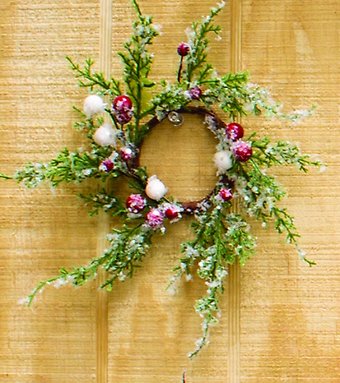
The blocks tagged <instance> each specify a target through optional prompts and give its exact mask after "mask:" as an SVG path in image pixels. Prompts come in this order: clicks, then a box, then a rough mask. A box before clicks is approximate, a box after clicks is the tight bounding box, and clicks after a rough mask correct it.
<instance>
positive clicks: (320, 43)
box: [241, 0, 340, 383]
mask: <svg viewBox="0 0 340 383" xmlns="http://www.w3.org/2000/svg"><path fill="white" fill-rule="evenodd" d="M338 11H339V2H338V1H332V0H326V1H323V2H310V1H290V0H286V1H275V0H274V1H266V0H261V1H260V0H259V1H257V0H252V1H251V0H245V1H243V31H244V33H243V40H242V58H243V60H242V61H243V67H244V68H248V69H249V70H250V71H251V74H252V79H253V82H257V83H261V84H264V85H266V86H269V87H270V88H271V89H272V92H273V94H274V96H275V97H276V98H279V99H281V101H282V102H283V103H284V104H285V107H286V109H291V108H292V107H297V108H300V107H303V106H308V105H312V104H313V103H317V104H318V109H317V112H316V114H315V116H314V117H313V118H310V119H308V120H306V121H304V122H303V123H302V124H301V125H298V126H293V127H290V128H289V127H286V126H285V124H277V123H268V122H266V121H265V120H262V119H259V120H258V119H256V120H245V121H244V124H245V127H246V128H248V127H249V129H250V128H251V129H253V128H255V129H256V130H258V131H259V132H261V133H262V134H267V133H268V134H269V133H270V135H271V136H273V137H277V138H284V139H288V140H290V141H292V142H296V143H298V144H299V145H300V146H301V148H302V149H303V150H305V151H308V152H310V153H315V154H317V155H320V156H321V157H322V158H323V159H324V161H325V162H327V163H328V170H327V172H326V173H319V172H317V171H311V173H309V174H308V175H305V176H302V175H300V174H297V172H295V171H294V169H290V168H287V169H284V170H280V171H277V172H276V173H277V174H278V175H279V177H280V180H282V182H283V183H284V184H286V185H287V186H288V194H289V199H288V200H286V201H285V203H287V204H288V207H289V210H290V211H291V212H292V213H293V215H295V217H296V223H297V226H298V227H299V230H300V232H301V234H302V238H301V244H302V247H303V248H304V249H305V250H306V251H307V253H309V256H310V257H311V258H312V259H315V261H316V262H317V266H316V267H314V268H312V269H310V268H308V267H306V266H305V265H304V264H302V263H301V262H299V261H298V259H297V257H296V255H295V252H294V249H293V248H290V247H286V246H285V245H284V244H283V242H282V241H278V240H277V237H276V236H275V235H274V234H272V232H271V231H268V232H262V233H260V231H259V232H258V234H259V237H260V246H259V249H258V256H257V257H256V258H254V259H253V260H252V261H251V262H250V263H249V264H248V265H247V266H246V267H245V268H244V269H243V273H242V281H241V284H242V302H241V305H242V306H241V307H242V311H241V313H242V317H241V326H242V337H241V372H242V377H241V381H242V382H244V383H254V382H259V383H266V382H268V383H275V382H291V383H293V382H294V383H295V382H305V383H307V382H308V383H309V382H316V381H319V382H323V383H324V382H325V383H330V382H332V383H333V382H334V383H335V382H339V381H340V375H339V370H338V368H339V344H338V340H339V339H338V338H337V326H338V324H339V295H338V293H339V282H340V280H339V260H340V259H339V253H340V210H339V208H338V206H339V202H340V201H339V198H340V189H339V187H340V176H339V174H340V172H339V170H340V169H339V160H340V158H339V151H338V145H339V143H340V131H339V110H338V102H339V40H338V17H339V14H338ZM260 234H261V235H260ZM263 234H264V236H263Z"/></svg>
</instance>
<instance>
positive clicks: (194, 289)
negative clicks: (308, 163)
mask: <svg viewBox="0 0 340 383" xmlns="http://www.w3.org/2000/svg"><path fill="white" fill-rule="evenodd" d="M213 4H214V1H211V0H202V1H196V0H182V1H179V0H167V1H166V2H163V1H162V2H160V1H146V0H141V1H140V5H141V8H142V10H143V12H144V13H146V14H153V15H154V16H155V20H156V21H157V23H159V24H161V25H162V31H163V34H162V36H161V37H160V38H159V39H158V43H157V45H155V46H154V51H155V53H156V59H155V69H154V76H155V77H157V78H161V77H163V78H168V79H171V78H174V76H175V70H176V69H175V68H176V65H177V62H178V57H177V56H176V54H175V49H176V47H177V44H178V42H180V41H182V40H184V39H185V34H184V32H183V31H184V30H185V28H186V27H187V26H188V25H189V24H190V22H191V20H193V19H195V18H199V17H200V16H201V15H205V14H207V12H208V9H209V7H210V6H212V5H213ZM339 4H340V3H339V2H338V1H337V0H324V1H319V2H316V1H308V0H297V1H296V0H295V1H293V0H283V1H281V0H239V1H237V0H231V2H230V3H229V4H228V5H227V6H226V9H225V11H224V12H223V14H222V15H221V16H220V17H219V22H220V24H221V25H222V26H223V34H222V37H223V38H222V40H221V41H213V44H212V48H211V60H212V61H213V62H214V64H215V65H216V66H217V68H218V70H219V71H221V72H222V71H227V70H229V69H230V68H234V69H240V68H242V69H248V70H249V71H250V72H251V74H252V79H253V81H254V82H257V83H260V84H262V85H265V86H268V87H270V88H271V90H272V92H273V94H274V95H275V96H276V97H278V98H280V99H281V100H282V101H283V102H284V104H285V105H286V107H287V108H288V109H289V108H293V107H298V108H300V107H303V106H308V105H311V104H313V103H317V104H318V109H317V113H316V114H315V116H314V117H312V118H311V119H309V120H307V121H305V122H304V123H303V124H301V125H299V126H293V127H287V126H284V125H282V124H278V123H273V122H268V121H265V120H263V119H245V120H244V121H243V124H244V126H245V128H246V129H248V130H253V129H255V130H257V131H259V132H262V133H266V134H267V133H268V132H269V133H270V135H271V136H273V137H277V138H279V137H280V138H285V139H289V140H291V141H294V142H298V143H299V144H300V145H301V147H302V149H304V150H306V151H308V152H311V153H315V154H317V155H320V157H322V158H323V159H324V160H325V161H326V162H327V163H328V170H327V172H326V173H322V174H320V173H318V172H317V171H312V172H311V173H309V174H308V175H306V176H302V175H300V174H297V173H296V172H294V171H293V170H292V169H284V170H280V171H277V174H278V176H279V177H280V180H282V182H284V183H285V184H286V185H287V189H288V191H289V200H287V205H288V207H289V209H290V211H291V212H292V213H293V214H294V215H295V217H296V222H297V225H298V227H299V229H300V231H301V234H302V239H301V243H302V245H303V247H304V248H305V249H306V250H307V252H308V253H309V256H310V257H311V258H313V259H315V260H316V261H317V264H318V265H317V266H316V267H314V268H312V269H310V268H308V267H306V266H305V265H304V264H302V263H301V262H300V261H299V260H298V259H297V256H296V255H295V253H294V251H293V249H292V248H290V247H286V246H285V245H284V243H283V240H282V239H279V240H278V238H277V236H276V234H275V233H273V232H271V231H261V229H260V228H259V227H258V226H257V225H256V224H254V230H255V232H256V234H257V235H258V237H259V246H258V254H257V256H256V257H254V258H253V259H252V260H251V261H250V262H249V263H248V264H247V266H245V267H244V268H243V269H242V270H241V271H240V270H239V269H238V268H235V269H233V270H231V275H230V282H229V283H228V285H227V289H226V292H225V295H224V298H223V299H222V303H221V304H222V308H223V313H224V315H223V317H222V318H221V323H220V325H219V326H218V327H216V328H215V329H214V331H213V333H212V336H211V345H210V347H208V348H206V349H205V350H204V351H203V352H202V354H201V355H200V356H199V357H198V358H197V359H195V360H194V361H192V362H190V361H188V359H187V358H186V353H187V352H188V351H190V350H191V349H192V345H193V341H194V339H195V337H197V336H199V334H200V327H199V318H197V315H196V314H195V313H194V310H193V308H192V306H193V302H194V300H195V299H196V298H197V297H199V294H200V293H202V291H203V288H202V286H200V284H199V283H197V282H193V283H188V284H184V285H183V286H182V287H183V289H182V290H181V292H180V293H179V294H178V295H177V296H175V297H170V296H169V295H168V294H167V293H166V292H165V287H166V286H167V282H168V278H169V275H170V271H171V269H172V267H173V265H174V264H175V262H176V259H177V258H178V255H179V244H180V242H181V241H182V240H184V239H185V238H187V237H188V235H190V231H189V229H188V221H185V222H181V223H179V224H177V225H174V226H173V227H171V228H170V230H169V234H168V235H167V236H165V237H163V238H159V239H157V241H155V243H154V247H153V250H152V251H151V253H150V256H149V257H147V259H146V262H145V265H144V267H143V268H142V269H141V270H140V271H139V272H138V273H137V275H136V276H135V278H134V279H133V280H131V281H127V282H126V283H125V284H123V285H118V284H117V286H116V288H115V290H114V292H112V293H111V294H109V295H107V294H104V295H103V294H101V293H98V292H97V288H96V284H95V283H94V284H92V285H89V286H87V287H85V288H81V289H79V290H72V289H68V288H65V289H60V290H57V291H56V290H54V289H52V288H50V289H48V291H45V292H44V294H43V295H42V296H41V297H39V300H38V302H37V303H36V304H35V305H34V306H33V308H32V309H27V308H23V307H21V306H19V305H18V304H17V301H18V299H19V298H21V297H23V296H24V295H25V294H26V293H27V292H29V291H30V289H31V288H32V286H33V285H34V284H35V283H36V282H37V281H39V280H40V279H42V278H46V277H49V276H52V275H54V274H55V273H56V272H57V270H58V268H59V267H61V266H71V265H77V264H81V263H82V262H85V261H86V260H87V259H89V258H91V257H92V256H93V255H94V254H95V253H96V252H97V251H98V249H100V248H101V247H102V246H103V238H104V236H105V229H106V228H107V226H108V222H106V221H104V220H103V218H102V217H100V218H99V219H98V218H89V217H88V216H87V213H86V211H85V209H84V208H83V207H82V205H81V203H80V202H78V200H77V199H76V197H75V195H76V193H77V192H79V191H80V190H82V189H81V187H75V186H65V187H63V188H61V189H58V190H57V191H53V190H51V189H50V188H49V186H46V185H45V186H43V187H40V188H39V189H36V190H33V191H27V190H25V189H24V188H23V187H21V186H18V185H16V184H15V183H14V182H10V181H7V182H5V181H1V183H0V271H1V273H0V291H1V295H0V304H1V310H0V382H1V383H39V382H41V383H69V382H84V383H86V382H96V383H107V382H123V383H137V382H138V383H156V382H157V383H159V382H162V383H163V382H164V383H170V382H171V383H175V382H180V381H181V375H182V373H183V371H184V370H185V371H186V372H187V382H188V383H203V382H204V383H210V382H211V383H212V382H214V383H231V382H233V383H240V382H242V383H255V382H258V383H275V382H289V383H295V382H299V383H302V382H305V383H307V382H308V383H309V382H323V383H335V382H339V381H340V373H339V370H338V365H339V364H340V363H339V343H338V342H339V335H338V333H337V330H338V329H339V294H338V293H339V263H340V262H339V260H340V256H339V252H340V209H339V205H340V175H339V163H340V155H339V144H340V130H339V124H338V123H339V112H338V99H339V91H338V89H339V40H338V29H339V28H338V17H339V16H338V13H339ZM108 12H109V14H108ZM111 12H112V18H111ZM132 19H133V17H132V11H131V7H130V5H129V2H128V0H116V1H113V4H112V10H111V2H110V1H109V0H102V1H101V2H100V1H97V0H63V1H61V0H57V1H53V2H52V1H48V0H30V1H24V0H1V3H0V34H1V40H0V41H1V45H0V95H1V97H0V108H1V109H0V171H3V172H6V173H12V172H13V171H14V170H15V169H16V168H17V167H19V166H22V165H23V164H24V163H26V162H28V161H31V160H33V161H44V160H48V159H49V158H51V157H52V156H53V155H55V154H56V153H57V152H58V150H59V149H61V148H63V147H64V146H69V147H71V148H75V147H77V146H78V144H79V140H80V136H79V134H78V133H77V132H74V131H72V129H71V125H72V121H74V120H75V117H76V116H75V115H74V114H73V112H72V110H71V107H72V105H74V104H78V105H79V104H80V103H81V102H82V99H83V97H84V93H83V92H82V91H81V90H79V89H77V87H76V86H75V81H74V80H73V77H72V74H71V73H70V71H69V70H68V67H67V64H66V61H65V59H64V57H65V56H66V55H70V56H72V57H73V58H74V59H75V60H82V59H83V58H85V57H89V56H91V57H93V58H94V59H95V60H96V61H97V63H98V65H99V66H100V67H101V68H102V70H104V71H108V67H111V68H112V72H113V73H114V74H115V75H119V61H118V59H117V58H116V57H115V56H114V54H113V53H114V52H115V51H116V50H118V49H120V47H121V44H122V42H123V41H124V40H125V39H126V38H127V36H128V35H129V32H130V23H131V21H132ZM111 36H112V39H111ZM111 40H112V41H111ZM111 51H112V52H113V53H112V55H111V54H110V52H111ZM111 59H112V65H108V64H109V63H110V60H111ZM190 129H191V125H190V124H187V125H186V127H185V129H184V130H183V135H184V136H185V135H190V137H191V138H192V139H191V140H190V141H189V143H188V142H187V144H185V145H184V144H183V136H179V137H171V136H170V135H169V133H168V132H167V131H166V129H165V130H164V132H165V133H164V136H162V134H160V133H159V132H158V131H157V132H156V133H155V135H153V136H152V137H150V139H149V140H148V142H147V143H146V146H145V148H144V149H143V161H144V162H145V164H147V165H148V166H149V167H150V168H151V169H152V166H156V168H155V170H157V173H162V172H163V174H164V177H166V176H167V175H169V179H167V183H168V184H169V186H170V188H171V190H172V191H173V192H174V193H175V194H176V195H177V196H180V197H182V198H190V197H192V196H193V195H201V194H202V193H204V192H205V190H207V188H209V186H210V184H211V182H213V181H212V180H213V173H214V170H213V169H212V164H211V161H210V156H211V153H212V152H213V142H212V140H211V138H210V137H209V135H207V134H206V132H205V131H199V132H197V133H196V134H195V135H193V134H192V131H191V130H190ZM169 145H171V146H172V148H173V151H172V152H173V153H174V154H175V155H174V156H173V158H164V155H163V152H164V150H165V149H166V148H168V146H169ZM168 155H169V156H170V155H171V151H170V152H169V153H168ZM160 159H161V161H160ZM193 174H195V176H193ZM84 187H86V186H84Z"/></svg>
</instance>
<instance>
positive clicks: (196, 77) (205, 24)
mask: <svg viewBox="0 0 340 383" xmlns="http://www.w3.org/2000/svg"><path fill="white" fill-rule="evenodd" d="M224 6H225V3H224V1H222V2H221V3H219V4H218V5H217V6H216V7H213V8H212V9H211V10H210V14H209V15H208V16H206V17H203V18H202V20H201V21H199V22H193V23H192V25H191V29H189V30H188V32H187V34H188V38H189V41H188V44H189V46H190V51H189V53H188V55H187V56H186V57H185V63H186V68H185V69H184V71H183V74H182V76H183V77H182V78H183V81H184V82H185V84H186V86H187V87H188V88H189V87H190V84H191V83H192V82H194V81H197V82H198V83H200V82H203V81H204V80H205V79H206V78H209V76H210V74H211V72H213V67H212V65H211V64H209V63H207V48H208V45H209V39H208V35H209V34H210V33H214V34H216V35H219V33H220V31H221V27H220V26H219V25H215V24H214V23H213V21H214V18H215V17H216V16H217V15H218V14H219V13H220V12H221V10H222V9H223V8H224Z"/></svg>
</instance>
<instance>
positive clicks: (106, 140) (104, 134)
mask: <svg viewBox="0 0 340 383" xmlns="http://www.w3.org/2000/svg"><path fill="white" fill-rule="evenodd" d="M92 138H93V141H94V142H95V143H96V144H98V145H100V146H109V145H111V146H114V145H115V144H116V134H115V130H114V129H113V128H112V125H111V124H109V123H105V124H103V125H102V126H100V127H99V128H98V129H97V130H96V131H95V132H94V135H93V137H92Z"/></svg>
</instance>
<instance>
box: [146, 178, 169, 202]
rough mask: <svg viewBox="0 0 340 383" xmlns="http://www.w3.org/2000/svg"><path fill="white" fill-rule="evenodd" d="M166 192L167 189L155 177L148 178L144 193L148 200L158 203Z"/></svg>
mask: <svg viewBox="0 0 340 383" xmlns="http://www.w3.org/2000/svg"><path fill="white" fill-rule="evenodd" d="M167 192H168V189H167V187H166V186H165V185H164V184H163V182H162V181H161V180H160V179H159V178H158V177H157V176H155V175H154V176H151V177H149V178H148V182H147V184H146V188H145V193H146V195H147V196H148V197H149V198H151V199H153V200H155V201H159V200H160V199H161V198H163V197H164V196H165V194H166V193H167Z"/></svg>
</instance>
